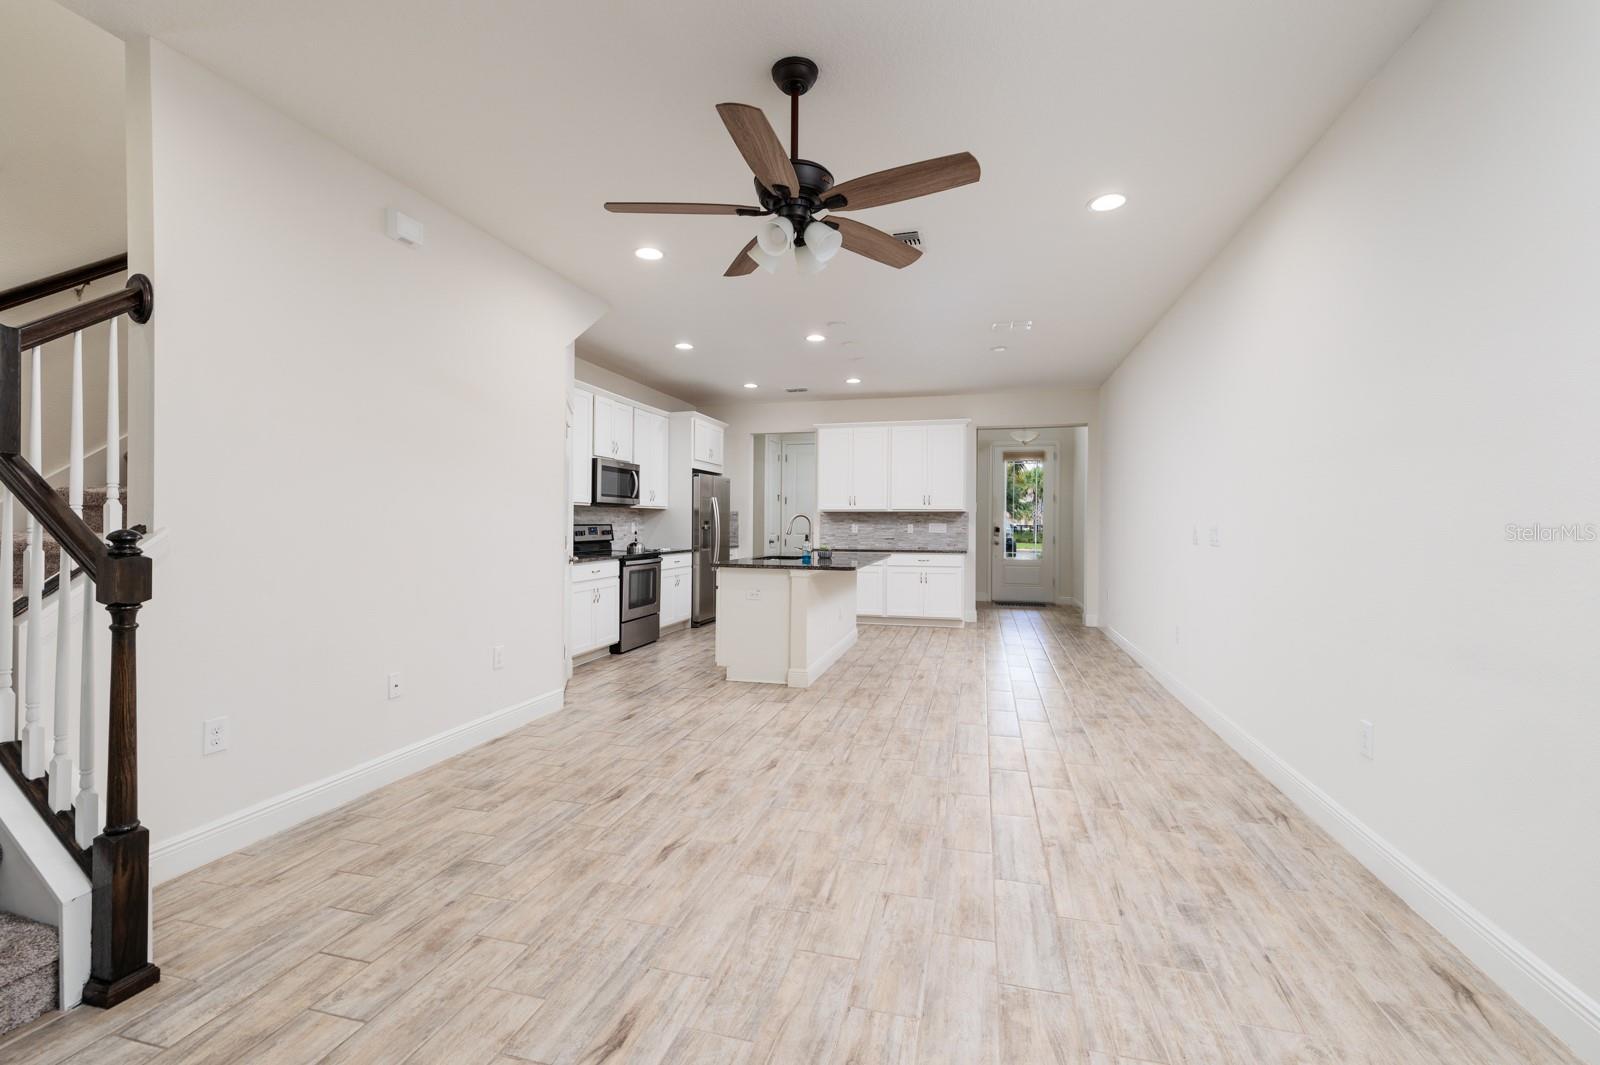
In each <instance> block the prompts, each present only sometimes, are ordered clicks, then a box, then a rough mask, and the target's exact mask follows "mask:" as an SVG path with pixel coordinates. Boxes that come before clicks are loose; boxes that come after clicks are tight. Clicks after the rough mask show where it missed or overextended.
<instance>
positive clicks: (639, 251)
mask: <svg viewBox="0 0 1600 1065" xmlns="http://www.w3.org/2000/svg"><path fill="white" fill-rule="evenodd" d="M633 254H634V255H635V256H636V257H638V258H640V259H643V260H645V261H646V262H652V263H653V262H655V261H656V260H657V259H659V258H661V249H660V248H635V249H634V250H633Z"/></svg>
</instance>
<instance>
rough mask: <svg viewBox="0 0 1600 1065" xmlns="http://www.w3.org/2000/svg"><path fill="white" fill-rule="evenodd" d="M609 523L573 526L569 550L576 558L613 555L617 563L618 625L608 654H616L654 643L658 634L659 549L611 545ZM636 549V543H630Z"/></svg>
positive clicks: (659, 604) (659, 599)
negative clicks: (618, 570) (618, 565)
mask: <svg viewBox="0 0 1600 1065" xmlns="http://www.w3.org/2000/svg"><path fill="white" fill-rule="evenodd" d="M614 543H615V541H614V540H613V539H612V535H611V526H610V525H574V526H573V527H572V553H573V554H574V555H575V556H577V557H578V558H614V559H616V560H617V561H619V562H620V563H621V567H620V568H621V571H622V576H621V580H622V594H621V596H619V597H618V598H619V603H620V606H619V610H620V612H621V613H620V618H619V620H620V621H621V624H620V626H619V628H618V631H619V633H620V635H619V636H618V638H617V642H616V643H614V644H612V645H611V653H612V654H614V655H620V654H623V653H625V652H627V651H631V650H633V649H634V648H635V647H643V646H644V645H645V644H650V643H655V642H656V639H657V638H658V637H660V635H661V552H659V551H651V550H637V549H635V550H622V551H618V550H616V549H615V548H614V547H613V544H614ZM632 546H633V547H635V548H637V544H634V545H632Z"/></svg>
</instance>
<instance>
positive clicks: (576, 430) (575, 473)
mask: <svg viewBox="0 0 1600 1065" xmlns="http://www.w3.org/2000/svg"><path fill="white" fill-rule="evenodd" d="M570 424H571V429H570V430H568V436H569V440H568V445H569V451H570V453H571V455H572V472H571V473H570V474H568V479H569V480H570V481H571V482H572V485H571V487H572V501H573V502H574V503H577V504H579V505H580V506H588V505H589V504H590V503H593V502H594V475H593V469H594V447H593V443H594V393H593V392H588V391H585V390H584V389H581V388H578V389H574V390H573V392H572V421H571V423H570Z"/></svg>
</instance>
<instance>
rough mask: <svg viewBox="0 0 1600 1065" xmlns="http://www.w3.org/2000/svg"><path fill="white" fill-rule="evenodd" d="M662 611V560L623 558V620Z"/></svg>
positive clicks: (630, 619) (645, 616) (643, 616)
mask: <svg viewBox="0 0 1600 1065" xmlns="http://www.w3.org/2000/svg"><path fill="white" fill-rule="evenodd" d="M659 613H661V560H660V559H659V558H650V559H640V560H639V561H637V562H630V561H629V560H627V559H623V560H622V620H623V621H625V622H626V621H634V620H636V619H638V618H647V617H649V616H650V615H652V614H659Z"/></svg>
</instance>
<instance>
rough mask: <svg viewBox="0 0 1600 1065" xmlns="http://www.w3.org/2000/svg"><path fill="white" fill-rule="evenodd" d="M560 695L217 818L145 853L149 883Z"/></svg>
mask: <svg viewBox="0 0 1600 1065" xmlns="http://www.w3.org/2000/svg"><path fill="white" fill-rule="evenodd" d="M565 694H566V693H565V692H564V691H561V690H557V691H553V692H546V693H545V694H543V695H539V696H535V697H534V698H532V699H529V700H527V701H526V702H521V703H517V704H515V705H513V706H508V707H506V708H504V709H502V710H496V711H494V712H493V713H491V714H485V715H484V716H483V717H480V718H478V719H477V720H475V721H468V722H467V723H465V724H462V725H457V726H456V727H455V728H452V729H447V730H445V731H444V732H441V733H438V734H437V735H434V736H430V737H428V738H427V739H424V740H419V741H417V742H416V743H413V744H410V745H409V746H406V747H402V748H400V749H399V750H397V751H391V752H389V753H388V754H385V755H381V756H380V757H377V758H374V759H372V760H371V761H368V762H363V763H361V764H360V765H357V766H353V767H351V768H350V769H346V770H344V771H343V772H340V773H335V774H333V775H332V776H329V777H324V778H323V779H321V780H318V781H313V782H312V783H310V784H306V785H304V786H303V787H299V788H295V789H294V790H293V791H286V792H284V793H283V794H282V795H276V796H273V797H272V798H270V799H267V800H265V801H263V802H258V803H256V804H255V805H254V806H249V807H246V808H245V809H243V810H240V811H238V812H237V813H232V814H229V815H227V816H226V817H220V818H218V819H217V820H215V821H212V822H210V823H209V824H205V825H201V826H200V827H199V828H195V829H191V830H190V831H188V832H185V833H183V834H182V835H178V836H174V837H172V838H171V839H167V840H163V841H161V842H160V843H159V844H157V845H156V846H154V847H151V848H150V879H151V882H152V883H155V884H159V883H161V882H162V881H165V880H170V879H172V878H173V877H175V876H178V875H180V874H182V873H187V872H188V871H189V870H191V869H198V868H199V867H200V866H202V865H205V864H206V863H207V862H212V861H215V860H217V859H218V858H221V857H222V856H223V855H225V854H231V853H233V852H234V851H236V850H238V849H240V848H241V847H247V846H249V845H250V844H252V843H254V842H256V841H257V840H261V839H265V838H266V837H268V836H271V835H274V834H275V833H278V832H282V831H283V830H284V829H286V828H291V827H293V826H294V825H297V824H299V823H300V822H301V821H305V820H307V819H308V818H312V817H315V816H316V815H318V814H323V813H327V812H328V811H329V810H332V809H334V808H335V807H337V806H342V805H344V804H345V803H347V802H350V801H351V800H352V799H356V798H359V797H360V796H362V795H365V794H366V793H367V792H369V791H372V790H373V789H375V788H379V787H382V786H383V785H385V784H389V783H392V782H393V781H396V780H399V779H400V778H401V777H407V776H410V775H411V774H412V773H416V772H419V771H421V770H423V769H426V768H428V767H429V766H431V765H434V764H435V763H438V762H442V761H444V760H445V759H446V758H449V757H451V756H452V755H457V754H460V753H461V752H462V751H466V750H470V749H471V748H473V747H476V746H478V745H479V744H482V743H487V742H488V741H489V740H492V739H494V738H495V737H497V736H503V735H505V734H506V733H507V732H510V731H511V730H512V729H514V728H518V727H520V726H522V725H526V724H527V723H528V722H530V721H536V720H538V719H539V718H541V717H544V716H545V715H547V714H552V713H554V712H555V711H557V710H559V709H561V704H562V699H563V698H564V696H565Z"/></svg>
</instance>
